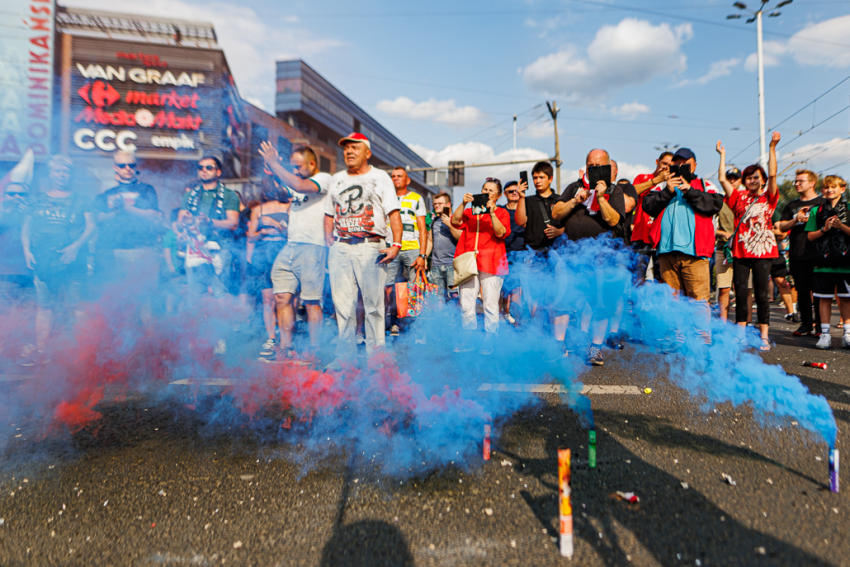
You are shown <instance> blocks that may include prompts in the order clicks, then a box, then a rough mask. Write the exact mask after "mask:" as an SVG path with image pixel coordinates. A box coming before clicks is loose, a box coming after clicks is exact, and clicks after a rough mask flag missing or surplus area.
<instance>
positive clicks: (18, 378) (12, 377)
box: [0, 374, 34, 382]
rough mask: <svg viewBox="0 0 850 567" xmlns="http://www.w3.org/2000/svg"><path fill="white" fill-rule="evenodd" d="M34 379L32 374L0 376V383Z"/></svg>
mask: <svg viewBox="0 0 850 567" xmlns="http://www.w3.org/2000/svg"><path fill="white" fill-rule="evenodd" d="M31 378H34V375H32V374H0V382H23V381H24V380H29V379H31Z"/></svg>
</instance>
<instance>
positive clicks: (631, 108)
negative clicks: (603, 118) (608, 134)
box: [610, 100, 649, 120]
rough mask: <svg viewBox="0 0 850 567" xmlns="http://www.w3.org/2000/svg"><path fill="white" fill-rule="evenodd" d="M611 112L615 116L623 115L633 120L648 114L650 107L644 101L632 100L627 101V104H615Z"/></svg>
mask: <svg viewBox="0 0 850 567" xmlns="http://www.w3.org/2000/svg"><path fill="white" fill-rule="evenodd" d="M610 111H611V114H613V115H614V116H622V117H623V118H626V119H627V120H631V119H633V118H637V117H638V116H640V115H641V114H648V113H649V107H648V106H647V105H645V104H643V103H642V102H638V101H636V100H635V101H632V102H627V103H625V104H621V105H620V106H615V107H613V108H611V109H610Z"/></svg>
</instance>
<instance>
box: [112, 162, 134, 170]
mask: <svg viewBox="0 0 850 567" xmlns="http://www.w3.org/2000/svg"><path fill="white" fill-rule="evenodd" d="M115 167H117V168H118V169H125V168H130V169H136V162H133V163H116V164H115Z"/></svg>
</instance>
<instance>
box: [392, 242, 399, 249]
mask: <svg viewBox="0 0 850 567" xmlns="http://www.w3.org/2000/svg"><path fill="white" fill-rule="evenodd" d="M392 248H401V242H393V245H392Z"/></svg>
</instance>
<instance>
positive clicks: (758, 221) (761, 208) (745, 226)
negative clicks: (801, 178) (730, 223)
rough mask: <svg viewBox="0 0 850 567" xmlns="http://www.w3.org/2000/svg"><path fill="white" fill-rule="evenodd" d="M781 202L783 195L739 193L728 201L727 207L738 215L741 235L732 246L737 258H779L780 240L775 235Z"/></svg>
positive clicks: (738, 233) (737, 224) (737, 219)
mask: <svg viewBox="0 0 850 567" xmlns="http://www.w3.org/2000/svg"><path fill="white" fill-rule="evenodd" d="M778 202H779V191H777V192H776V193H774V194H773V195H770V193H769V192H768V191H765V192H764V193H762V194H761V195H753V194H751V193H750V192H749V191H746V190H739V191H735V192H733V193H732V194H731V195H729V196H728V197H726V204H727V205H729V208H730V209H732V212H733V213H735V224H736V226H737V227H738V231H737V232H736V233H735V236H734V238H735V241H734V242H733V243H732V255H733V256H734V257H735V258H776V257H777V256H779V252H778V250H777V248H776V237H775V236H774V234H773V220H772V217H773V213H774V211H776V204H777V203H778Z"/></svg>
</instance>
